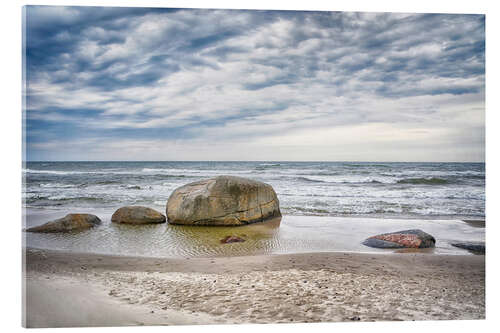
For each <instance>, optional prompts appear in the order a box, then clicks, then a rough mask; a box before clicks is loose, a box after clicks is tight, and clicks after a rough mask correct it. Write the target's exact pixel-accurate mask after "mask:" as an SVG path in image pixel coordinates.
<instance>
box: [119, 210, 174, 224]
mask: <svg viewBox="0 0 500 333" xmlns="http://www.w3.org/2000/svg"><path fill="white" fill-rule="evenodd" d="M165 221H166V218H165V215H163V214H162V213H160V212H158V211H156V210H154V209H152V208H148V207H143V206H125V207H121V208H119V209H118V210H117V211H116V212H114V214H113V216H111V222H114V223H125V224H149V223H164V222H165Z"/></svg>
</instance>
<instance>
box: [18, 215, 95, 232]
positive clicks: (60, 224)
mask: <svg viewBox="0 0 500 333" xmlns="http://www.w3.org/2000/svg"><path fill="white" fill-rule="evenodd" d="M98 224H101V220H100V219H99V218H98V217H97V216H95V215H92V214H68V215H66V216H65V217H63V218H60V219H57V220H54V221H50V222H47V223H45V224H42V225H39V226H36V227H32V228H28V229H26V231H28V232H68V231H74V230H83V229H88V228H92V227H94V226H96V225H98Z"/></svg>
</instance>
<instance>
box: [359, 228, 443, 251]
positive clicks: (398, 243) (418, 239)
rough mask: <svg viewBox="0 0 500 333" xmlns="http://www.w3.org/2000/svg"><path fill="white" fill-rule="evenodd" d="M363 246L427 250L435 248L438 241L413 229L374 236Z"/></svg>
mask: <svg viewBox="0 0 500 333" xmlns="http://www.w3.org/2000/svg"><path fill="white" fill-rule="evenodd" d="M363 244H364V245H366V246H370V247H376V248H426V247H434V246H435V244H436V240H435V239H434V237H432V236H431V235H429V234H428V233H426V232H423V231H422V230H418V229H412V230H403V231H397V232H391V233H387V234H381V235H376V236H372V237H369V238H367V239H366V240H365V241H364V242H363Z"/></svg>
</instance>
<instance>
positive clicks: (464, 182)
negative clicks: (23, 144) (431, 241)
mask: <svg viewBox="0 0 500 333" xmlns="http://www.w3.org/2000/svg"><path fill="white" fill-rule="evenodd" d="M218 175H234V176H240V177H246V178H251V179H255V180H259V181H262V182H265V183H267V184H270V185H272V187H273V188H274V190H275V191H276V193H277V196H278V199H279V202H280V209H281V213H282V215H283V217H282V219H281V220H278V221H273V222H264V223H256V224H253V225H248V226H242V227H201V226H176V225H170V224H168V223H163V224H159V225H146V226H134V225H120V224H115V223H111V215H112V214H113V212H114V211H115V210H116V209H118V208H120V207H122V206H126V205H142V206H147V207H151V208H154V209H156V210H158V211H160V212H162V213H163V214H165V209H166V202H167V200H168V197H169V196H170V194H171V193H172V192H173V191H174V190H175V189H176V188H177V187H179V186H182V185H184V184H187V183H190V182H194V181H198V180H201V179H206V178H210V177H215V176H218ZM22 176H23V185H24V186H23V192H22V199H23V227H31V226H34V225H39V224H42V223H45V222H47V221H50V220H53V219H56V218H59V217H63V216H65V215H66V214H68V213H90V214H95V215H97V216H98V217H99V218H100V219H101V220H102V221H103V223H102V225H101V226H99V227H96V228H92V229H89V230H85V231H82V232H76V233H66V234H39V233H27V232H25V233H23V245H24V246H25V247H30V248H43V249H54V250H63V251H73V252H92V253H102V254H113V255H132V256H148V257H151V256H153V257H212V256H240V255H254V254H279V253H304V252H324V251H343V252H370V253H371V252H377V253H392V252H394V250H381V249H372V248H368V247H366V246H364V245H362V241H363V240H364V239H365V238H367V237H369V236H373V235H375V234H378V233H383V232H393V231H398V230H405V229H415V228H418V229H422V230H424V231H426V232H428V233H431V234H432V235H433V236H434V237H435V238H436V241H437V242H436V247H435V248H433V249H430V250H419V251H421V252H424V253H437V254H468V252H467V251H466V250H463V249H458V248H455V247H453V246H452V245H451V244H452V243H453V242H456V241H475V242H477V241H479V242H481V241H484V239H485V228H484V223H483V224H482V225H481V224H479V226H478V225H477V224H474V223H471V221H472V222H474V221H484V220H485V164H484V163H381V162H272V161H271V162H260V161H259V162H209V161H207V162H26V163H24V166H23V170H22ZM227 235H236V236H240V237H242V238H244V239H245V240H246V241H245V242H242V243H233V244H221V242H220V239H222V238H224V237H225V236H227Z"/></svg>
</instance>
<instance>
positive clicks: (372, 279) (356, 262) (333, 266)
mask: <svg viewBox="0 0 500 333" xmlns="http://www.w3.org/2000/svg"><path fill="white" fill-rule="evenodd" d="M25 274H26V289H25V295H26V297H27V298H25V305H27V307H26V310H27V311H26V318H25V326H26V327H67V326H124V325H182V324H214V323H228V324H229V323H231V324H232V323H290V322H338V321H358V320H359V321H391V320H455V319H484V316H485V289H484V286H485V283H484V281H485V257H484V256H482V255H436V254H422V253H412V252H408V253H397V254H364V253H342V252H329V253H328V252H325V253H303V254H286V255H259V256H244V257H218V258H176V259H170V258H145V257H127V256H109V255H98V254H81V253H68V252H63V251H52V250H38V249H27V250H26V272H25Z"/></svg>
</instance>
